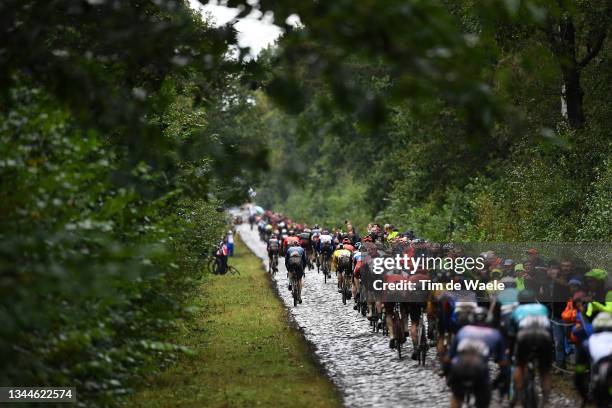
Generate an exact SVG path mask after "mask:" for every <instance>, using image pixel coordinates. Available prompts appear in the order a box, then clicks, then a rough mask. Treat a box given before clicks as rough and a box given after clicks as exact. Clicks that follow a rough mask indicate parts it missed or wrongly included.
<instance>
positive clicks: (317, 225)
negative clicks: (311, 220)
mask: <svg viewBox="0 0 612 408" xmlns="http://www.w3.org/2000/svg"><path fill="white" fill-rule="evenodd" d="M312 228H316V229H319V228H320V227H319V224H315V225H314V227H312Z"/></svg>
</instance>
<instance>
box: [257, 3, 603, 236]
mask: <svg viewBox="0 0 612 408" xmlns="http://www.w3.org/2000/svg"><path fill="white" fill-rule="evenodd" d="M400 3H402V4H404V5H405V7H408V8H410V7H414V8H413V9H412V10H413V12H415V13H416V10H418V8H419V7H433V8H435V13H441V14H443V15H444V16H445V17H444V18H443V19H441V20H439V21H445V22H447V24H444V25H443V24H441V25H440V27H441V28H440V29H444V30H447V31H449V32H450V33H449V32H446V34H447V35H451V34H452V30H459V31H460V33H461V36H462V38H470V39H472V40H474V41H475V43H476V45H474V47H473V49H471V50H470V51H466V50H464V49H461V51H453V52H452V53H451V55H453V56H454V55H455V54H456V53H461V52H465V53H468V54H466V55H469V58H468V59H467V60H466V61H465V62H464V61H463V60H462V59H455V58H450V57H449V58H450V59H451V60H452V61H453V64H451V66H450V67H449V66H446V65H444V64H443V65H440V66H438V65H436V62H437V59H435V58H434V61H428V60H427V58H426V57H427V56H431V55H432V52H433V51H435V50H436V49H437V48H431V47H432V45H431V44H429V43H428V42H427V41H426V42H425V43H415V42H414V38H415V37H419V36H420V35H421V31H420V29H421V25H422V24H424V23H422V22H421V23H419V22H414V24H406V27H400V25H399V23H397V26H395V25H394V24H396V23H395V22H394V21H393V20H384V19H383V20H381V21H378V20H377V19H373V20H372V21H370V20H367V19H366V18H365V17H359V16H355V15H353V14H352V13H351V12H352V11H353V12H355V13H365V10H366V9H368V8H370V10H371V11H372V12H373V13H374V12H375V11H376V12H380V13H383V14H384V13H391V11H390V10H393V9H395V10H396V11H397V13H400V11H401V10H400V9H401V8H402V6H401V4H400ZM425 3H427V4H425ZM300 4H302V3H300ZM308 4H309V3H308ZM335 4H336V3H335V2H334V6H335ZM432 4H437V5H435V6H434V5H432ZM334 6H331V5H330V6H329V9H328V10H326V12H329V13H332V12H333V10H332V9H334ZM345 6H346V8H344V9H343V12H344V13H346V14H347V15H350V16H352V17H351V18H353V17H354V18H363V24H356V23H354V21H353V20H352V19H351V22H350V23H347V25H350V24H354V25H351V26H350V27H351V28H350V29H349V28H347V29H346V30H344V31H342V32H341V33H335V32H332V30H331V29H330V27H328V26H325V24H324V23H322V22H320V21H319V20H317V18H316V17H315V16H314V14H312V13H311V14H309V13H308V12H305V14H302V8H301V6H295V8H296V9H300V10H299V11H298V10H296V11H297V12H298V13H300V17H302V21H303V22H304V24H305V26H306V27H305V28H304V29H303V30H302V31H303V32H300V30H298V31H297V32H294V33H292V36H289V37H288V39H287V40H283V41H281V44H280V50H279V51H274V52H271V53H270V55H268V57H267V58H268V59H269V60H270V61H272V64H274V63H279V64H281V66H282V67H285V68H284V69H286V70H287V71H289V72H291V73H292V75H293V76H295V77H296V79H295V82H296V83H300V84H303V86H302V89H303V92H304V94H305V95H308V98H307V99H306V102H305V103H304V105H305V107H304V110H303V111H301V112H300V113H299V114H298V115H294V116H288V115H286V114H285V113H283V112H280V111H273V112H272V117H266V118H265V120H266V123H267V125H268V126H270V128H271V131H270V132H269V137H270V139H271V141H272V145H273V146H277V147H278V149H279V150H280V151H279V152H276V153H275V154H274V158H273V160H272V163H273V169H272V176H271V177H269V178H268V179H267V180H266V181H265V182H264V183H262V185H261V187H260V189H259V196H258V199H259V200H260V201H262V202H263V203H264V204H265V205H267V206H270V207H272V208H275V209H277V210H280V211H283V212H285V213H287V214H289V215H291V216H293V217H295V218H298V219H304V220H307V221H309V222H324V223H329V224H336V225H341V223H342V222H343V220H345V219H346V218H349V219H351V220H352V221H353V222H354V223H356V224H357V225H362V226H363V224H364V223H365V222H367V221H370V220H373V219H377V220H380V221H384V222H392V223H394V224H396V225H397V226H399V227H400V228H412V229H414V230H415V231H417V233H419V234H423V235H424V236H428V237H430V238H434V239H448V238H452V239H467V240H476V241H504V240H547V241H552V240H561V241H609V240H610V239H611V238H612V208H611V205H612V204H611V203H612V200H611V198H612V194H611V188H612V184H611V183H610V177H609V176H610V174H611V171H612V170H611V163H610V161H609V157H610V155H611V153H612V138H611V137H610V135H611V128H610V123H611V120H612V117H611V116H610V110H609V109H607V108H605V107H609V106H610V103H611V99H610V95H612V92H611V91H612V89H611V86H612V85H611V84H612V78H611V77H610V74H611V73H612V61H611V59H610V56H611V54H610V53H611V51H612V36H611V35H607V34H608V31H609V29H610V21H611V18H612V17H611V6H610V3H609V2H604V1H596V0H593V1H581V2H556V1H553V2H548V1H527V2H513V1H505V2H497V1H490V2H467V1H466V2H447V3H435V2H418V1H417V2H408V3H405V2H385V5H384V6H383V5H381V6H380V7H379V5H378V3H377V2H373V1H372V2H365V1H364V2H360V3H359V6H358V7H357V6H355V7H353V8H351V7H350V6H349V5H345ZM308 7H310V6H304V7H303V8H308ZM312 7H315V6H312ZM318 7H319V8H325V7H323V6H320V5H319V6H318ZM387 8H389V10H387ZM319 11H321V10H319ZM308 17H310V18H311V20H308ZM330 18H331V17H330ZM366 20H367V21H368V22H367V24H366ZM561 23H563V24H566V25H568V24H570V23H571V28H572V29H573V30H574V34H573V35H574V38H573V43H572V44H569V43H567V44H566V43H563V44H560V43H559V42H563V41H566V40H567V38H565V37H563V36H564V32H561V31H555V32H552V33H551V32H550V30H553V31H554V30H562V24H561ZM387 24H388V25H387ZM383 25H384V26H383ZM356 27H360V28H359V29H361V27H367V28H363V29H364V30H368V32H369V33H370V34H369V35H371V36H372V39H371V40H368V41H369V42H367V44H366V46H365V47H366V48H365V51H364V49H362V47H344V48H342V50H343V52H344V55H345V57H346V58H345V59H344V60H343V62H342V69H343V70H344V74H343V75H342V77H338V78H336V79H337V80H338V81H340V82H343V81H344V82H346V81H352V83H353V88H354V89H358V90H360V91H361V92H363V93H364V94H365V95H375V96H376V99H377V100H380V101H383V102H385V106H386V114H385V115H384V118H385V120H383V121H379V122H374V123H373V122H372V121H371V120H369V118H371V117H372V111H371V109H370V110H368V109H365V110H364V109H360V108H359V107H356V108H355V109H353V108H354V107H349V108H348V109H347V107H346V106H343V105H342V97H341V96H339V95H338V93H337V90H336V89H335V87H336V86H337V85H334V84H333V83H331V81H327V80H325V79H322V78H323V77H313V76H312V72H311V71H309V70H308V69H301V70H300V69H297V70H295V69H294V70H289V69H288V68H287V67H295V66H299V65H300V64H302V66H308V61H310V60H311V59H312V58H313V57H312V55H308V56H307V57H304V58H300V57H296V56H295V55H294V54H293V53H295V49H296V44H295V41H296V40H295V37H307V38H309V39H310V40H311V41H312V42H313V43H315V44H317V43H320V48H323V49H327V45H328V44H329V43H332V44H335V43H336V42H342V41H348V39H352V40H355V41H357V39H358V38H361V37H360V35H361V34H362V33H361V32H360V31H359V29H358V28H356ZM551 27H552V28H551ZM560 27H561V28H560ZM566 28H567V27H566ZM434 29H438V26H436V27H434V28H432V30H434ZM319 30H321V31H319ZM385 33H386V34H387V35H388V36H390V37H391V38H393V41H394V42H395V43H402V44H406V47H411V49H412V50H413V52H414V54H413V56H412V58H414V59H415V60H418V59H419V58H420V57H419V56H420V55H422V54H423V55H424V56H423V58H425V59H426V62H427V63H429V64H430V65H428V66H430V67H432V68H431V69H434V68H433V67H437V68H436V69H440V70H444V69H447V70H448V71H447V72H445V73H446V76H448V75H450V76H451V77H452V76H453V74H457V75H458V77H457V78H459V79H461V80H459V82H460V83H461V84H462V85H464V86H465V87H463V88H460V89H462V90H464V91H465V92H468V91H469V89H470V86H474V85H473V84H482V86H483V87H486V88H487V89H489V90H490V92H491V93H490V96H489V97H487V98H484V99H482V100H479V101H478V102H476V108H475V111H476V112H478V114H482V115H489V114H490V113H487V111H488V110H489V112H493V113H494V114H493V115H492V116H487V117H488V119H486V120H476V122H478V123H479V124H480V125H481V126H476V125H477V124H478V123H476V125H475V121H474V119H475V118H474V116H473V115H472V113H470V112H471V110H470V109H471V108H470V106H471V105H470V103H469V102H467V101H468V99H466V98H464V97H462V96H461V92H459V93H458V94H457V93H455V91H457V89H459V88H454V87H448V84H446V83H444V81H442V83H437V86H436V87H432V86H430V83H429V80H431V78H429V80H427V81H425V82H423V83H424V84H425V86H426V90H425V91H424V90H419V91H418V92H417V91H416V90H415V91H414V92H400V90H401V87H402V86H403V84H404V83H405V82H404V77H405V75H408V74H407V73H406V72H407V71H410V69H411V68H410V67H403V66H402V67H399V68H398V67H396V66H395V65H394V63H400V61H403V60H402V58H401V55H400V54H397V53H395V52H394V50H393V48H392V47H391V49H389V48H387V47H379V48H376V51H377V53H376V55H374V58H373V57H372V55H369V54H368V52H367V50H368V49H367V47H369V46H371V45H372V44H371V42H374V43H375V42H376V40H377V39H379V40H381V41H382V39H381V38H380V37H381V36H382V37H384V35H385ZM429 34H431V35H434V34H432V33H429ZM437 35H441V34H440V33H437ZM551 36H552V37H551ZM442 37H443V38H446V36H444V35H443V36H442ZM419 38H420V37H419ZM324 39H325V41H324ZM433 39H434V40H435V39H438V41H439V38H438V37H437V36H436V35H434V37H433ZM432 41H433V40H432ZM567 41H569V40H567ZM439 43H440V41H439ZM355 44H357V42H355ZM359 44H361V43H359ZM442 44H444V43H443V42H442ZM563 46H566V47H570V48H571V49H568V50H564V49H560V48H559V47H563ZM421 47H422V48H421ZM572 47H573V48H572ZM313 48H314V49H318V48H317V46H313ZM362 51H363V52H362ZM449 52H450V51H449ZM564 52H566V53H570V54H571V56H572V58H573V59H574V63H575V64H574V65H575V67H574V68H576V69H577V70H579V74H580V83H579V86H580V92H582V93H583V101H582V103H583V105H582V106H581V110H582V111H583V119H584V121H583V123H582V124H578V123H576V122H573V121H572V118H571V115H569V116H567V115H565V116H564V114H563V111H562V92H561V91H562V87H563V86H564V85H566V82H565V76H564V75H565V74H566V71H567V70H568V69H569V68H568V67H567V64H570V65H571V61H568V60H567V59H566V57H567V56H564V55H565V54H563V53H564ZM562 54H563V55H562ZM461 55H463V54H461ZM288 56H292V57H293V58H294V59H295V61H291V60H290V58H289V57H288ZM321 58H323V57H320V58H319V60H321ZM389 60H392V63H390V62H389ZM576 61H577V62H576ZM328 62H329V61H328ZM464 63H465V64H466V65H463V64H464ZM456 65H460V67H458V68H457V67H455V66H456ZM466 66H467V67H469V68H468V69H467V70H468V71H469V70H471V71H470V72H469V73H467V74H466V73H465V72H463V71H461V72H455V71H453V69H455V68H456V69H461V70H463V69H464V68H465V67H466ZM416 78H417V79H418V80H420V79H421V76H417V77H416ZM434 79H435V78H434ZM463 79H465V81H463ZM568 86H569V85H568ZM439 88H442V90H447V91H449V92H440V91H439V90H437V89H439ZM483 89H484V88H483ZM566 89H567V87H566ZM451 91H453V92H451ZM398 92H399V94H398ZM398 95H399V97H398ZM453 95H455V96H457V97H456V98H455V97H452V96H453ZM565 95H566V96H565V97H564V98H563V100H564V102H565V103H566V105H567V104H568V103H569V102H571V101H569V99H568V98H569V96H568V95H567V92H566V94H565ZM271 96H272V97H274V98H275V99H277V100H278V99H279V98H277V97H276V96H275V94H274V92H272V93H271ZM353 100H354V99H353ZM365 100H367V98H366V99H363V98H362V99H357V101H365ZM574 102H575V101H574ZM466 104H467V105H466ZM488 104H490V105H488ZM483 108H484V109H483ZM381 109H382V108H381ZM377 115H378V114H376V115H374V116H377ZM480 119H483V118H482V117H480ZM483 126H484V127H485V129H484V130H483ZM288 169H291V170H292V171H288ZM295 172H297V173H298V174H299V175H298V176H297V177H295V178H294V179H292V180H291V181H288V178H287V176H288V175H291V174H292V173H295ZM328 198H329V199H328Z"/></svg>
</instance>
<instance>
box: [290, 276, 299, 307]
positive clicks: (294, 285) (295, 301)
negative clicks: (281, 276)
mask: <svg viewBox="0 0 612 408" xmlns="http://www.w3.org/2000/svg"><path fill="white" fill-rule="evenodd" d="M292 281H293V283H292V287H291V294H292V295H293V307H296V306H297V304H298V283H297V281H296V280H295V279H292Z"/></svg>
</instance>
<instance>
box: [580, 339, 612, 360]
mask: <svg viewBox="0 0 612 408" xmlns="http://www.w3.org/2000/svg"><path fill="white" fill-rule="evenodd" d="M583 344H584V348H585V349H586V350H587V352H588V354H589V356H590V357H591V364H592V365H595V364H597V363H598V362H599V361H600V360H601V359H603V358H606V357H608V356H610V355H612V332H609V331H608V332H601V333H594V334H592V335H591V337H589V338H588V339H587V340H585V342H584V343H583Z"/></svg>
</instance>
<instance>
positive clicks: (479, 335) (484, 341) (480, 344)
mask: <svg viewBox="0 0 612 408" xmlns="http://www.w3.org/2000/svg"><path fill="white" fill-rule="evenodd" d="M505 350H506V345H505V342H504V338H503V337H502V335H501V333H500V332H499V330H497V329H493V328H491V327H482V326H474V325H467V326H464V327H463V328H461V330H459V331H458V332H457V335H456V336H455V338H454V340H453V344H452V345H451V348H450V357H451V359H453V361H454V362H456V361H457V360H456V358H457V356H458V355H460V354H461V353H464V352H475V353H477V354H478V355H480V356H481V357H482V358H483V359H484V360H487V359H488V358H489V357H493V358H494V360H495V361H497V362H501V361H505V360H507V355H506V351H505Z"/></svg>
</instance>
